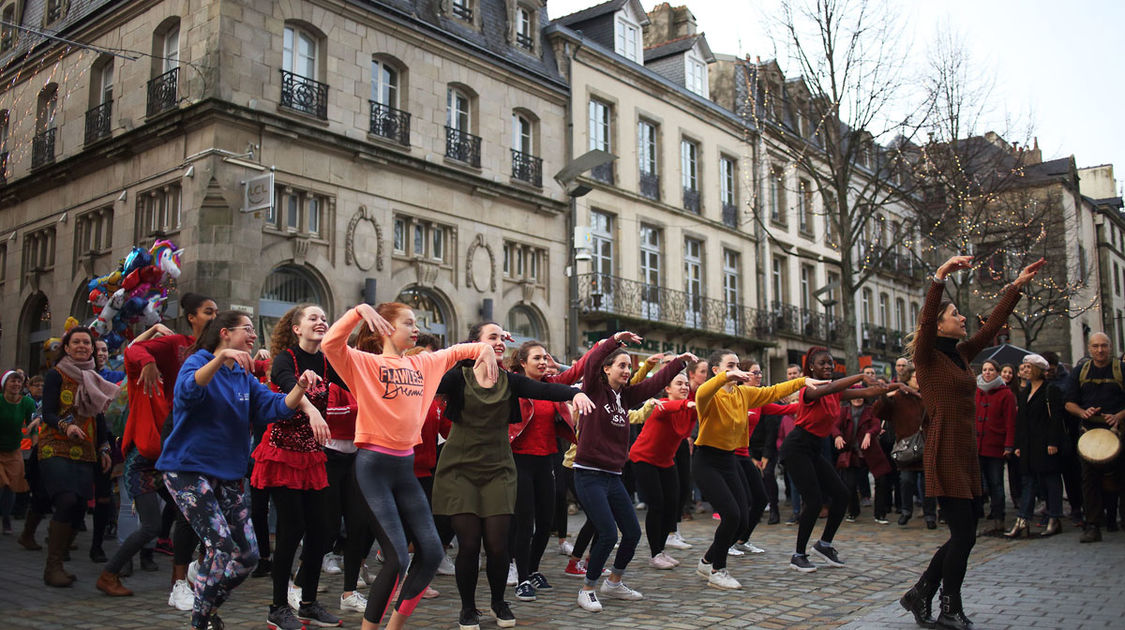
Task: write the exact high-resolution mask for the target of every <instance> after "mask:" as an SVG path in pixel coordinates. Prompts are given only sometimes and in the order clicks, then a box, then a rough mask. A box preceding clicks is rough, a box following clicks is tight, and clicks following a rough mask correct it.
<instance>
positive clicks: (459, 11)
mask: <svg viewBox="0 0 1125 630" xmlns="http://www.w3.org/2000/svg"><path fill="white" fill-rule="evenodd" d="M453 15H454V17H458V18H460V19H462V20H465V21H472V19H473V5H472V0H453Z"/></svg>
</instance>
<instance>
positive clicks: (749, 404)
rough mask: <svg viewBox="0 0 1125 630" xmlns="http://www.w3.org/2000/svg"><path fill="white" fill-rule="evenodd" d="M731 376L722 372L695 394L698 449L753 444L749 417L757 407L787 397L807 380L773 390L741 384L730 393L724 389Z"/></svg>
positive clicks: (798, 379)
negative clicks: (697, 419) (751, 442)
mask: <svg viewBox="0 0 1125 630" xmlns="http://www.w3.org/2000/svg"><path fill="white" fill-rule="evenodd" d="M726 382H727V373H726V372H719V373H718V374H716V375H715V377H714V378H712V379H710V380H709V381H707V382H706V383H704V384H702V385H700V386H699V389H698V390H696V392H695V409H696V412H697V413H698V414H699V437H698V438H696V440H695V445H696V446H710V447H711V448H717V449H719V450H723V451H733V450H735V449H738V448H743V447H746V446H749V445H750V432H749V427H748V423H747V417H746V414H747V413H748V412H749V411H750V410H751V409H754V408H756V407H761V406H762V405H764V404H766V403H771V402H774V401H776V400H780V399H782V398H785V397H786V396H788V395H789V394H792V393H793V392H795V391H797V390H798V389H801V388H802V387H804V386H805V377H803V376H802V377H800V378H795V379H793V380H791V381H785V382H784V383H778V384H777V385H771V386H769V387H751V386H749V385H739V386H737V387H734V388H732V389H730V390H728V389H726V388H725V387H723V386H724V385H725V384H726Z"/></svg>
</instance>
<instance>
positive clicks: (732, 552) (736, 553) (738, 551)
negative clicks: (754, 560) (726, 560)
mask: <svg viewBox="0 0 1125 630" xmlns="http://www.w3.org/2000/svg"><path fill="white" fill-rule="evenodd" d="M727 555H728V556H735V557H738V556H745V555H746V552H745V551H742V550H741V549H738V548H737V547H734V546H731V548H730V549H727Z"/></svg>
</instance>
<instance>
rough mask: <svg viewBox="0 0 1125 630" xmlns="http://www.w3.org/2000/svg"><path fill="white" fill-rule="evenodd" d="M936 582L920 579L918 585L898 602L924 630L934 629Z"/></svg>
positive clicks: (911, 588)
mask: <svg viewBox="0 0 1125 630" xmlns="http://www.w3.org/2000/svg"><path fill="white" fill-rule="evenodd" d="M937 589H938V585H937V583H936V582H929V581H927V580H926V578H925V577H921V578H919V579H918V583H917V584H915V585H914V586H912V587H910V590H909V591H906V594H905V595H903V596H902V598H901V599H899V600H898V603H899V604H900V605H901V606H902V607H903V608H905V609H906V610H908V611H910V614H912V615H914V621H915V623H917V624H918V625H919V626H922V627H923V628H933V627H934V623H935V622H934V613H933V601H934V593H936V592H937Z"/></svg>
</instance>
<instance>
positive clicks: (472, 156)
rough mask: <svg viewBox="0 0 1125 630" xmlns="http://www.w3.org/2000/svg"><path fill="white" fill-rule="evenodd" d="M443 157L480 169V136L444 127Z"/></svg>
mask: <svg viewBox="0 0 1125 630" xmlns="http://www.w3.org/2000/svg"><path fill="white" fill-rule="evenodd" d="M445 157H447V158H452V159H454V160H458V161H460V162H464V163H466V164H469V165H471V166H475V167H477V168H480V136H474V135H473V134H471V133H468V132H465V131H461V130H460V129H454V128H453V127H446V128H445Z"/></svg>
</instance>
